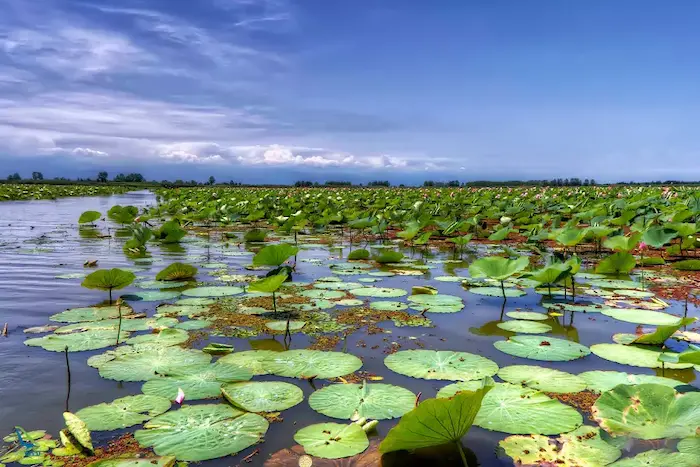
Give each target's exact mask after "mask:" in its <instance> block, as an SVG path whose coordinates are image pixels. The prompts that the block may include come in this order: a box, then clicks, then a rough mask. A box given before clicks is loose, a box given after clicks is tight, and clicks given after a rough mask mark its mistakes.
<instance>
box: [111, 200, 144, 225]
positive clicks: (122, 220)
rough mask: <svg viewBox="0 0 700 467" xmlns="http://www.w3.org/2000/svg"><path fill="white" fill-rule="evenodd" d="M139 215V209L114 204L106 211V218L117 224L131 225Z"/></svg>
mask: <svg viewBox="0 0 700 467" xmlns="http://www.w3.org/2000/svg"><path fill="white" fill-rule="evenodd" d="M138 215H139V208H137V207H136V206H120V205H119V204H116V205H114V206H112V207H111V208H110V209H109V211H107V217H109V218H110V219H112V220H113V221H114V222H117V223H119V224H131V223H132V222H134V219H136V216H138Z"/></svg>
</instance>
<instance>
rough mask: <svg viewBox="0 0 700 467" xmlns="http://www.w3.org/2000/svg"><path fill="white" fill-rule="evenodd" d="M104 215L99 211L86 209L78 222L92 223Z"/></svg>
mask: <svg viewBox="0 0 700 467" xmlns="http://www.w3.org/2000/svg"><path fill="white" fill-rule="evenodd" d="M100 217H102V214H101V213H100V212H98V211H85V212H84V213H82V214H81V215H80V217H79V218H78V224H91V223H93V222H95V221H96V220H98V219H99V218H100Z"/></svg>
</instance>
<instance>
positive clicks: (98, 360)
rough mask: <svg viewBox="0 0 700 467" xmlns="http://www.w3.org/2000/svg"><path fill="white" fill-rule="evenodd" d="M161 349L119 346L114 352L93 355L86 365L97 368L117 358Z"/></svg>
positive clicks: (142, 346) (153, 345)
mask: <svg viewBox="0 0 700 467" xmlns="http://www.w3.org/2000/svg"><path fill="white" fill-rule="evenodd" d="M162 347H163V346H161V345H157V344H138V345H121V346H119V347H117V348H115V349H114V350H107V351H106V352H104V353H101V354H98V355H93V356H92V357H90V358H88V360H87V364H88V365H89V366H91V367H93V368H99V367H101V366H102V365H104V364H105V363H107V362H110V361H112V360H114V359H115V358H117V357H119V356H124V355H133V354H137V353H146V352H152V351H157V350H158V349H160V348H162Z"/></svg>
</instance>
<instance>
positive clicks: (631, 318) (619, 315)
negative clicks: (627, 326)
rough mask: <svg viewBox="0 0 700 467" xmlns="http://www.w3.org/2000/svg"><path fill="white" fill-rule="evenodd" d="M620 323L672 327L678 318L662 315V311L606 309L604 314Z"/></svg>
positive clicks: (666, 314)
mask: <svg viewBox="0 0 700 467" xmlns="http://www.w3.org/2000/svg"><path fill="white" fill-rule="evenodd" d="M602 313H603V314H604V315H605V316H610V317H611V318H615V319H616V320H619V321H625V322H627V323H634V324H649V325H653V326H670V325H673V324H675V323H677V322H678V320H679V318H678V316H673V315H669V314H668V313H662V312H661V311H653V310H644V309H641V308H640V309H636V308H606V309H605V310H603V312H602Z"/></svg>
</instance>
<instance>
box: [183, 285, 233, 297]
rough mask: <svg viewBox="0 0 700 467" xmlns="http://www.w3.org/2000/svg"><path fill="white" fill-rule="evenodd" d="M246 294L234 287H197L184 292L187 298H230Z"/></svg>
mask: <svg viewBox="0 0 700 467" xmlns="http://www.w3.org/2000/svg"><path fill="white" fill-rule="evenodd" d="M243 292H244V290H243V288H241V287H234V286H218V287H217V286H211V287H195V288H193V289H188V290H185V291H184V292H182V295H184V296H186V297H230V296H232V295H239V294H242V293H243Z"/></svg>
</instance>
